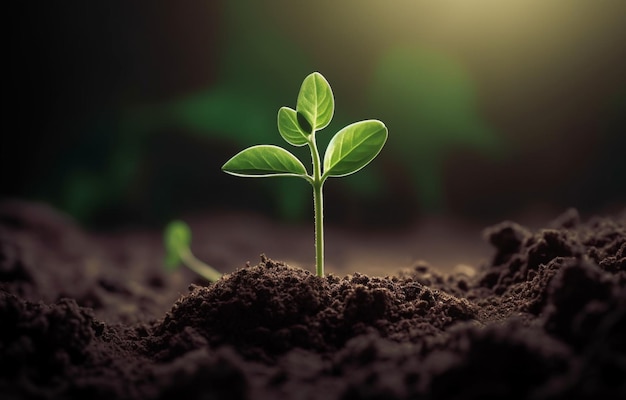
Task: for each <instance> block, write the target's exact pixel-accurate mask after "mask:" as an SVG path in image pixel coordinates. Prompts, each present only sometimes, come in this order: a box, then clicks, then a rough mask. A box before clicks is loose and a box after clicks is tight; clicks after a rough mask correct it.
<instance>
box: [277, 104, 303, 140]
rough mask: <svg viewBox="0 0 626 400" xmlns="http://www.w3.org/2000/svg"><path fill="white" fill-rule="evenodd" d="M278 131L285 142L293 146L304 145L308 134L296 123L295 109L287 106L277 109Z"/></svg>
mask: <svg viewBox="0 0 626 400" xmlns="http://www.w3.org/2000/svg"><path fill="white" fill-rule="evenodd" d="M278 131H279V132H280V136H282V137H283V139H285V140H286V141H287V143H289V144H291V145H294V146H298V147H300V146H304V145H305V144H306V143H307V142H308V140H309V134H308V133H306V132H305V131H304V130H303V129H302V128H301V127H300V124H299V123H298V114H297V112H296V110H294V109H292V108H289V107H281V108H280V110H278ZM309 131H310V130H309Z"/></svg>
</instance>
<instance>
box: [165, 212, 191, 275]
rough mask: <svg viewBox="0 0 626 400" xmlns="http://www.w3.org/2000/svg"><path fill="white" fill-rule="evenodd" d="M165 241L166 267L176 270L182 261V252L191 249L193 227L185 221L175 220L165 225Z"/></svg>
mask: <svg viewBox="0 0 626 400" xmlns="http://www.w3.org/2000/svg"><path fill="white" fill-rule="evenodd" d="M163 239H164V242H165V250H166V252H167V254H166V255H165V267H166V268H167V269H168V270H175V269H176V268H178V266H179V265H180V264H181V262H182V256H181V254H182V253H184V252H186V251H189V246H190V244H191V229H189V226H187V224H186V223H184V222H183V221H179V220H175V221H172V222H170V223H169V224H168V225H167V226H166V227H165V233H164V236H163Z"/></svg>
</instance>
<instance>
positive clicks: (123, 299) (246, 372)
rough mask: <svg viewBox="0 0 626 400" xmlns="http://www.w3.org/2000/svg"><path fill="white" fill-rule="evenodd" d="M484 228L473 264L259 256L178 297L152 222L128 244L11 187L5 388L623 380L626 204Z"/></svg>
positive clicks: (624, 386) (3, 301)
mask: <svg viewBox="0 0 626 400" xmlns="http://www.w3.org/2000/svg"><path fill="white" fill-rule="evenodd" d="M484 234H485V238H486V239H487V241H488V242H489V243H490V244H491V245H492V246H493V247H494V248H495V252H494V255H493V257H492V259H491V260H490V261H489V262H486V263H484V265H482V266H480V267H479V268H478V269H477V273H476V274H474V275H464V274H462V273H447V274H443V273H441V272H438V271H437V270H434V269H432V268H430V267H429V266H428V265H427V264H425V263H417V264H416V265H415V266H414V267H413V268H410V269H406V270H403V271H401V272H399V273H398V274H396V275H395V276H388V277H369V276H367V275H364V274H358V273H355V274H352V275H348V276H345V277H339V276H334V275H332V274H329V275H327V276H326V277H324V278H319V277H316V276H314V275H313V274H312V273H310V272H308V271H305V270H303V269H299V268H293V267H290V266H289V265H286V264H285V263H281V262H276V261H273V260H271V259H269V258H267V257H265V256H263V257H262V259H261V262H260V263H259V264H258V265H246V266H245V267H243V268H241V269H238V270H236V271H234V272H232V273H229V274H227V275H225V276H224V277H223V278H222V279H221V280H220V281H218V282H216V283H214V284H211V285H197V284H192V285H191V286H189V288H188V290H187V292H186V293H185V294H183V295H181V296H179V297H178V299H176V296H177V295H178V294H177V293H178V291H179V290H181V288H183V287H184V286H186V284H185V282H184V281H183V280H181V279H179V280H176V279H169V278H168V277H167V276H166V275H164V273H163V272H162V271H161V270H160V269H159V268H158V267H159V262H158V260H157V259H156V257H155V252H154V248H155V246H159V245H160V243H157V242H154V240H153V239H151V238H149V237H135V238H134V240H133V246H134V247H135V250H136V251H135V252H133V253H132V255H130V253H128V252H124V251H122V250H120V248H121V247H120V243H119V242H116V241H115V240H112V239H110V238H106V237H101V236H97V235H93V234H89V233H87V232H84V231H82V230H80V229H79V228H77V227H76V226H75V225H74V224H72V223H71V221H69V220H67V219H66V218H65V217H63V216H62V215H60V214H57V213H55V212H54V211H53V210H50V209H48V208H46V207H42V206H34V205H32V204H28V203H20V202H5V203H3V204H2V206H1V207H0V326H1V328H0V394H1V395H2V398H3V399H22V398H29V399H30V398H41V399H57V398H71V399H85V398H91V399H105V398H106V399H111V398H115V399H168V398H188V399H279V398H286V399H292V398H298V399H345V400H347V399H417V398H419V399H422V398H423V399H496V398H506V399H560V398H568V399H572V398H576V399H578V398H589V399H592V398H594V399H596V398H602V399H617V398H624V397H623V396H624V395H626V340H625V338H626V212H623V213H622V214H620V215H618V216H613V217H593V218H590V219H589V220H587V221H581V219H580V217H579V215H578V213H577V212H576V211H575V210H568V211H567V212H566V213H564V214H563V215H561V216H559V217H558V218H557V219H555V220H554V221H553V222H551V223H550V224H549V225H548V226H547V227H546V228H544V229H538V230H536V231H530V230H529V229H527V228H525V227H523V226H521V225H518V224H516V223H514V222H502V223H500V224H498V225H494V226H492V227H489V228H487V229H485V232H484ZM137 248H139V249H140V250H138V251H137ZM172 304H173V305H172ZM164 310H167V311H164Z"/></svg>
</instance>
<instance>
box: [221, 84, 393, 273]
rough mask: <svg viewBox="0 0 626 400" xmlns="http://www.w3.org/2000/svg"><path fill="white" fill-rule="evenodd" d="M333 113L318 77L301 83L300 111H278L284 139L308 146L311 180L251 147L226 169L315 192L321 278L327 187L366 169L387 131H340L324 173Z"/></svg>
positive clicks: (279, 157) (272, 152)
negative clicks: (325, 135) (322, 142)
mask: <svg viewBox="0 0 626 400" xmlns="http://www.w3.org/2000/svg"><path fill="white" fill-rule="evenodd" d="M334 112H335V99H334V97H333V92H332V90H331V88H330V85H329V84H328V82H327V81H326V79H325V78H324V77H323V76H322V75H321V74H320V73H318V72H314V73H312V74H310V75H308V76H307V77H306V78H305V79H304V81H303V82H302V86H301V87H300V92H299V93H298V100H297V103H296V109H295V110H294V109H292V108H289V107H281V108H280V109H279V110H278V131H279V132H280V135H281V136H282V137H283V139H285V141H286V142H287V143H289V144H291V145H293V146H297V147H300V146H304V145H308V146H309V149H310V150H311V159H312V162H313V172H312V173H311V174H309V173H308V171H307V169H306V168H305V167H304V165H303V164H302V162H301V161H300V160H299V159H298V158H297V157H296V156H294V155H293V154H291V153H290V152H289V151H287V150H285V149H283V148H282V147H278V146H272V145H258V146H252V147H249V148H247V149H245V150H243V151H241V152H239V153H237V154H236V155H235V156H234V157H232V158H231V159H230V160H228V161H227V162H226V164H224V165H223V166H222V170H223V171H224V172H226V173H229V174H231V175H235V176H243V177H252V178H258V177H275V176H295V177H299V178H303V179H304V180H306V181H307V182H309V183H310V184H311V186H313V203H314V212H315V249H316V251H315V267H316V273H317V275H318V276H324V203H323V201H324V197H323V193H322V189H323V187H324V182H326V179H327V178H329V177H331V176H333V177H341V176H346V175H350V174H353V173H355V172H357V171H358V170H360V169H361V168H363V167H365V166H366V165H367V164H369V162H370V161H372V160H373V159H374V158H375V157H376V156H377V155H378V153H379V152H380V150H381V149H382V148H383V146H384V145H385V142H386V141H387V127H386V126H385V124H383V123H382V122H381V121H378V120H374V119H371V120H365V121H359V122H355V123H353V124H350V125H348V126H346V127H344V128H343V129H341V130H340V131H339V132H337V133H336V134H335V136H334V137H333V138H332V139H331V140H330V143H329V144H328V147H327V148H326V152H325V154H324V164H323V167H322V163H321V159H320V153H319V151H318V149H317V144H316V141H315V133H316V132H317V131H318V130H321V129H323V128H325V127H326V126H328V124H329V123H330V121H331V119H332V118H333V114H334Z"/></svg>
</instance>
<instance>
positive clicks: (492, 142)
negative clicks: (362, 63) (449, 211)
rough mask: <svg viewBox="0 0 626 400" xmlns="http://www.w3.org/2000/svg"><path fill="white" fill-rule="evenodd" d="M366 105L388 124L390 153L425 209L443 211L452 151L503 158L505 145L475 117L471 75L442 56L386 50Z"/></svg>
mask: <svg viewBox="0 0 626 400" xmlns="http://www.w3.org/2000/svg"><path fill="white" fill-rule="evenodd" d="M369 101H370V104H371V106H372V107H373V109H375V110H377V112H378V113H379V116H380V118H381V119H383V120H384V121H388V122H387V126H388V127H389V130H390V132H392V133H393V136H392V138H393V139H392V140H390V141H389V147H390V150H391V151H393V153H394V154H395V157H399V159H400V162H401V163H402V164H403V167H404V168H406V169H408V171H409V173H410V175H411V178H412V179H411V181H412V182H413V183H414V184H415V185H416V188H417V192H418V197H419V205H420V207H422V208H423V209H424V210H426V211H441V210H442V209H443V208H444V207H445V199H444V188H443V179H444V170H443V168H444V161H445V160H446V157H447V156H448V155H449V154H450V152H451V151H452V150H454V149H472V150H474V151H477V152H480V153H482V155H483V156H487V157H503V156H505V150H506V146H505V143H503V141H502V140H501V139H500V138H499V137H498V136H497V135H496V134H495V132H494V131H493V129H492V128H491V127H490V126H489V125H488V123H487V122H486V121H484V120H483V119H482V118H481V117H480V115H479V110H478V106H477V99H476V92H475V88H474V86H473V81H472V79H471V77H470V76H469V74H468V73H467V71H465V70H464V69H463V68H462V66H461V64H459V63H458V62H455V61H454V60H453V59H452V58H450V57H447V56H446V55H445V54H442V53H440V52H436V51H434V50H430V49H425V48H419V47H418V48H411V47H393V48H390V49H389V50H388V51H387V52H386V53H385V54H383V55H382V56H381V57H380V59H379V60H378V62H377V64H376V66H375V71H374V76H373V78H372V81H371V85H370V90H369Z"/></svg>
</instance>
